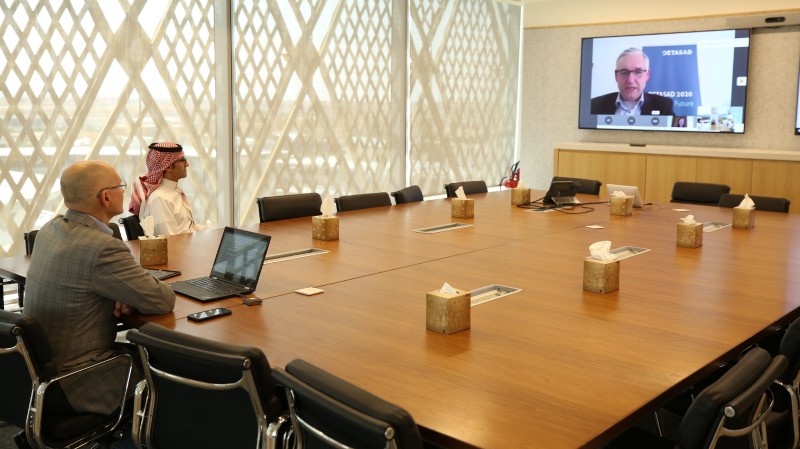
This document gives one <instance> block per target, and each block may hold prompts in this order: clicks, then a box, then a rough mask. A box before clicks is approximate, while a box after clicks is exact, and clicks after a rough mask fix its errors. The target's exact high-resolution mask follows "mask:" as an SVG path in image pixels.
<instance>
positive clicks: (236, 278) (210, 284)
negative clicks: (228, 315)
mask: <svg viewBox="0 0 800 449" xmlns="http://www.w3.org/2000/svg"><path fill="white" fill-rule="evenodd" d="M271 239H272V237H270V236H268V235H264V234H258V233H256V232H250V231H244V230H242V229H236V228H231V227H225V230H224V231H223V233H222V240H220V242H219V249H217V255H216V257H215V258H214V265H213V266H212V267H211V274H210V275H209V276H206V277H202V278H195V279H187V280H184V281H178V282H174V283H172V284H170V286H171V287H172V289H173V290H175V292H176V293H180V294H182V295H186V296H188V297H190V298H194V299H197V300H200V301H214V300H217V299H222V298H229V297H231V296H237V295H244V294H246V293H251V292H253V291H254V290H255V289H256V285H258V277H259V276H260V275H261V268H262V267H263V266H264V258H265V257H266V256H267V249H268V248H269V242H270V240H271Z"/></svg>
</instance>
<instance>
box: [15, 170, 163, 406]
mask: <svg viewBox="0 0 800 449" xmlns="http://www.w3.org/2000/svg"><path fill="white" fill-rule="evenodd" d="M126 187H127V186H126V185H125V183H123V182H122V178H120V176H119V174H117V172H116V170H114V168H113V167H111V166H110V165H108V164H106V163H104V162H99V161H81V162H77V163H75V164H73V165H71V166H69V167H67V169H66V170H64V173H63V174H62V176H61V193H62V195H63V196H64V204H65V205H66V207H67V211H66V213H65V214H64V215H63V216H58V217H56V218H54V219H52V220H51V221H50V222H48V223H47V224H45V225H44V226H43V227H42V229H41V230H39V233H38V234H37V235H36V244H35V247H34V251H33V253H32V255H31V262H30V266H29V268H28V274H27V279H26V283H25V307H24V312H23V313H24V314H25V315H30V316H32V317H34V318H36V319H37V320H38V321H39V323H40V324H41V325H42V327H43V329H44V331H45V333H46V334H47V337H48V339H49V340H50V345H51V347H52V350H53V362H54V363H55V365H56V367H57V368H58V370H59V371H60V372H64V371H68V370H74V369H77V368H81V367H84V366H88V365H90V364H92V363H95V362H99V361H101V360H105V359H108V358H110V357H112V356H114V355H116V354H119V353H121V352H123V351H125V350H126V349H125V348H123V347H122V346H118V345H115V343H114V340H115V337H116V323H117V318H118V317H119V316H120V315H122V314H129V313H133V312H134V311H139V312H140V313H145V314H160V313H167V312H169V311H171V310H172V308H173V306H174V305H175V293H174V292H173V291H172V289H171V288H170V287H169V286H168V285H166V284H164V283H162V282H161V281H158V280H156V279H155V278H153V277H152V276H150V275H149V274H148V273H147V271H145V270H144V269H143V268H142V267H141V266H140V265H139V264H138V263H137V262H136V260H135V259H134V258H133V256H132V255H131V253H130V250H129V249H128V247H127V246H126V245H125V244H124V243H123V242H122V241H121V240H119V239H116V238H114V237H112V235H111V229H109V227H108V226H107V225H106V223H108V222H109V221H110V220H111V219H112V218H113V217H114V216H115V215H119V214H121V213H122V210H123V192H124V191H125V188H126ZM126 375H127V369H125V367H124V366H121V365H116V366H110V367H109V368H108V369H101V370H90V373H89V374H86V375H83V376H80V378H77V379H74V380H71V381H70V382H66V381H65V382H62V389H63V391H64V395H65V397H66V400H67V402H69V406H70V407H71V408H72V410H74V411H78V412H93V413H101V414H110V413H111V412H113V411H114V409H116V408H117V407H118V406H119V400H120V398H121V396H120V395H121V393H122V391H123V390H122V389H123V387H124V382H125V377H126ZM133 376H134V377H133V382H136V381H137V379H140V378H141V371H140V370H139V369H138V368H134V375H133ZM132 385H135V383H134V384H132ZM67 410H68V408H67Z"/></svg>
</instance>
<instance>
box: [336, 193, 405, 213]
mask: <svg viewBox="0 0 800 449" xmlns="http://www.w3.org/2000/svg"><path fill="white" fill-rule="evenodd" d="M335 201H336V210H338V211H339V212H347V211H349V210H358V209H368V208H370V207H381V206H391V205H392V198H391V197H390V196H389V194H388V193H386V192H377V193H362V194H358V195H345V196H340V197H339V198H336V199H335Z"/></svg>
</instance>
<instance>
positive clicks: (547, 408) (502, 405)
mask: <svg viewBox="0 0 800 449" xmlns="http://www.w3.org/2000/svg"><path fill="white" fill-rule="evenodd" d="M509 196H510V194H509V192H508V191H504V192H498V193H490V194H487V195H476V196H471V198H474V199H475V201H476V204H475V218H474V219H465V220H462V219H453V220H452V221H463V222H467V223H471V224H474V226H472V227H469V228H464V229H459V230H455V231H448V232H443V233H438V234H431V235H425V234H419V233H415V232H411V231H410V230H411V229H416V228H418V227H424V226H432V225H437V224H444V223H448V222H450V221H451V220H450V217H449V209H450V207H449V202H448V201H447V200H433V201H425V202H423V203H418V204H411V205H401V206H393V207H387V208H377V209H369V210H362V211H353V212H348V213H343V214H340V215H339V216H340V240H339V241H338V242H322V241H318V240H313V239H311V237H310V219H295V220H285V221H281V222H273V223H263V224H260V225H252V226H243V228H245V229H253V230H258V231H260V232H265V233H268V234H270V235H272V236H273V239H272V244H271V247H270V253H271V254H272V253H273V251H274V252H284V251H289V250H293V249H300V248H306V247H318V248H323V249H328V250H330V251H331V252H330V253H328V254H325V255H321V256H313V257H306V258H302V259H296V260H291V261H285V262H279V263H274V264H269V265H266V266H265V267H264V270H263V272H262V278H261V281H260V283H259V287H258V290H257V291H256V295H257V296H260V297H265V298H268V299H266V300H265V301H264V303H263V304H262V305H260V306H252V307H247V306H243V305H240V301H239V300H233V299H231V300H223V301H221V302H213V303H198V302H196V301H193V300H190V299H188V298H180V300H179V301H178V304H176V309H175V312H174V313H173V314H170V315H165V316H159V317H148V318H147V319H150V320H154V321H157V322H160V323H161V324H163V325H166V326H168V327H172V328H175V329H177V330H180V331H183V332H187V333H190V334H193V335H198V336H203V337H206V338H211V339H214V340H219V341H225V342H229V343H235V344H244V345H254V346H258V347H260V348H261V349H262V350H264V352H265V354H266V355H267V357H268V358H269V360H270V363H271V364H272V365H273V366H283V365H285V364H286V363H287V362H289V361H290V360H292V359H295V358H302V359H305V360H308V361H309V362H311V363H314V364H317V365H319V366H320V367H322V368H323V369H326V370H329V371H330V372H332V373H334V374H336V375H337V376H340V377H342V378H344V379H346V380H348V381H350V382H353V383H355V384H356V385H359V386H361V387H363V388H365V389H367V390H369V391H371V392H372V393H374V394H377V395H379V396H381V397H383V398H385V399H386V400H389V401H391V402H393V403H396V404H398V405H400V406H401V407H403V408H405V409H407V410H408V411H409V412H410V413H411V415H412V416H413V417H414V419H415V420H416V422H417V423H418V424H419V425H420V426H421V427H422V428H423V430H424V431H425V433H426V436H429V437H434V438H437V439H439V440H440V441H442V442H445V443H446V444H448V445H453V446H457V447H486V448H494V447H504V448H505V447H515V448H516V447H519V448H522V447H536V448H577V447H600V446H601V445H602V444H603V443H605V442H607V441H608V440H610V439H611V438H613V437H614V436H615V435H616V434H617V433H619V432H620V431H622V430H624V429H625V428H627V427H630V426H631V425H632V424H634V423H635V422H637V421H638V420H639V419H641V418H643V417H644V416H646V415H647V414H649V413H651V412H652V411H653V410H654V409H655V408H656V407H658V406H659V405H660V404H662V403H663V402H664V401H666V400H667V399H669V398H671V397H673V396H674V395H676V394H677V393H678V392H680V391H682V390H683V389H685V388H686V387H687V386H689V385H691V384H692V383H693V382H694V381H696V380H698V379H700V378H702V377H703V376H704V375H705V374H707V373H708V372H710V371H711V370H712V369H713V368H714V366H716V365H717V364H719V363H721V362H723V361H726V360H730V359H731V358H732V357H734V356H735V355H736V354H737V353H738V352H739V351H741V350H742V349H744V348H745V347H746V346H747V345H749V344H751V343H753V342H755V341H757V340H758V339H759V338H760V337H761V336H763V334H764V333H765V332H766V330H767V329H768V328H769V327H770V326H773V325H775V324H780V323H785V322H787V321H789V320H791V319H793V318H795V317H796V316H797V315H798V313H800V309H798V306H800V295H798V294H797V293H798V292H800V280H798V279H796V276H792V274H793V273H796V272H797V269H798V268H800V239H796V238H794V228H796V227H797V225H798V223H800V222H798V221H797V220H800V218H794V217H793V216H791V215H790V214H779V213H770V212H757V218H756V227H755V228H753V229H750V230H743V229H733V228H731V227H727V228H723V229H719V230H717V231H714V232H709V233H704V234H703V246H702V247H700V248H696V249H689V248H679V247H676V245H675V240H676V225H677V223H678V222H680V218H681V217H685V216H686V215H688V214H693V215H694V216H695V218H696V219H697V220H698V221H701V222H708V221H715V222H726V223H730V222H731V210H730V209H721V208H717V207H703V206H693V205H674V204H664V205H661V206H651V207H649V208H647V209H643V210H636V211H635V212H634V215H633V216H631V217H616V216H610V215H609V213H608V207H607V206H606V205H595V206H592V207H593V208H594V210H593V211H590V212H589V213H586V214H572V215H568V214H565V213H559V212H547V213H537V212H529V211H525V210H522V209H519V208H514V207H512V206H510V204H509V203H510V199H509ZM673 207H682V208H686V209H691V211H690V212H676V211H674V210H673V209H672V208H673ZM578 211H580V209H576V210H574V211H572V212H578ZM589 224H597V225H601V226H603V228H602V229H589V228H586V227H585V226H586V225H589ZM176 237H179V238H173V237H170V240H169V245H170V246H169V251H170V253H169V254H170V264H168V266H169V267H170V268H173V269H181V270H182V271H183V272H184V277H186V276H187V275H188V276H195V275H205V274H207V272H208V270H209V267H210V264H211V259H213V254H214V251H215V250H216V245H217V243H218V240H219V230H216V231H204V232H202V233H195V234H194V235H188V236H176ZM600 240H610V241H611V242H612V248H616V247H619V246H625V245H632V246H640V247H645V248H649V249H650V251H649V252H646V253H643V254H639V255H636V256H634V257H631V258H629V259H625V260H623V261H622V262H620V263H621V274H620V289H619V290H617V291H614V292H610V293H607V294H599V293H593V292H588V291H585V290H583V289H582V269H583V268H582V267H583V260H584V258H585V257H586V256H588V255H589V251H588V247H589V245H590V244H591V243H593V242H596V241H600ZM212 243H213V244H212ZM209 248H210V249H209ZM198 254H204V255H206V256H207V257H197V255H198ZM173 261H174V262H173ZM3 262H4V261H3V260H0V270H2V267H3V266H5V265H4V263H3ZM173 263H174V265H173ZM0 272H1V271H0ZM444 282H448V283H449V284H451V285H453V286H454V287H456V288H460V289H470V290H471V289H476V288H479V287H483V286H486V285H491V284H501V285H506V286H511V287H517V288H521V289H522V291H521V292H519V293H515V294H512V295H508V296H506V297H502V298H499V299H497V300H494V301H490V302H487V303H484V304H480V305H477V306H475V307H473V308H472V309H471V328H470V329H469V330H467V331H462V332H458V333H455V334H451V335H442V334H439V333H435V332H432V331H427V330H426V329H425V293H426V292H428V291H432V290H436V289H438V288H439V287H441V285H442V283H444ZM306 286H319V287H321V288H323V289H324V290H325V293H323V294H320V295H316V296H311V297H305V296H301V295H299V294H296V293H292V292H293V290H294V289H296V288H300V287H306ZM226 301H227V302H226ZM212 307H229V308H231V310H233V314H232V315H230V316H228V317H224V318H220V319H216V320H211V321H207V322H204V323H199V324H198V323H194V322H190V321H188V320H186V319H184V318H183V317H185V315H186V314H187V313H190V311H196V310H205V309H208V308H212Z"/></svg>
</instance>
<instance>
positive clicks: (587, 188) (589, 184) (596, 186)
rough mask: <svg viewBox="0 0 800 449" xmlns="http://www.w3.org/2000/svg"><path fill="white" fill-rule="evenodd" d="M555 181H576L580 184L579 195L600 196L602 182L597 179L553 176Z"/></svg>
mask: <svg viewBox="0 0 800 449" xmlns="http://www.w3.org/2000/svg"><path fill="white" fill-rule="evenodd" d="M553 181H575V182H577V183H578V184H580V185H579V186H578V193H585V194H587V195H600V186H602V185H603V183H602V182H600V181H598V180H596V179H584V178H570V177H567V176H553Z"/></svg>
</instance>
